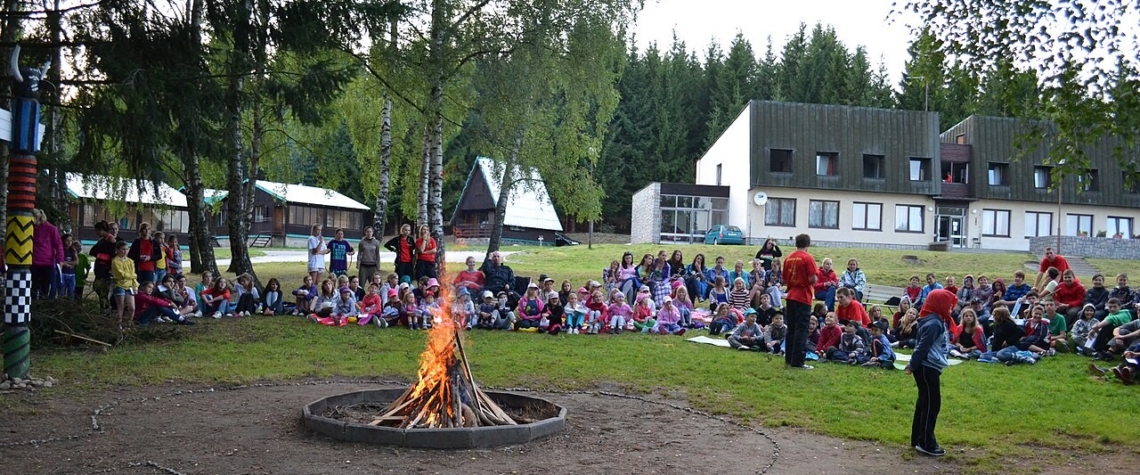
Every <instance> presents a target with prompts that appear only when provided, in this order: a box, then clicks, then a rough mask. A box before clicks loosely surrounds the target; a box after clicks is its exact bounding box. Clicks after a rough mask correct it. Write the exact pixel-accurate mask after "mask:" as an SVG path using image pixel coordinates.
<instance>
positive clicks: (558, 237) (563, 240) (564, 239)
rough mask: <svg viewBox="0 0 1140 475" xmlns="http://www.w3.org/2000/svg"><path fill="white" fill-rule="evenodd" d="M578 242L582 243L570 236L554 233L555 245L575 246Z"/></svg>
mask: <svg viewBox="0 0 1140 475" xmlns="http://www.w3.org/2000/svg"><path fill="white" fill-rule="evenodd" d="M579 244H582V243H581V242H578V241H577V240H575V239H572V238H570V237H569V236H567V235H565V234H562V233H554V245H555V246H577V245H579Z"/></svg>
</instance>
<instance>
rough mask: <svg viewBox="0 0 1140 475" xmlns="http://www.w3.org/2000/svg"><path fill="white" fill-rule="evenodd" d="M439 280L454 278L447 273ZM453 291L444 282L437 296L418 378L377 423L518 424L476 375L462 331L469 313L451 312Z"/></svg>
mask: <svg viewBox="0 0 1140 475" xmlns="http://www.w3.org/2000/svg"><path fill="white" fill-rule="evenodd" d="M440 280H441V281H444V282H446V281H450V280H451V279H447V278H446V274H445V275H442V276H441V278H440ZM451 294H452V291H451V288H450V287H446V286H441V287H440V294H439V295H438V296H437V299H436V301H437V302H439V304H440V305H439V308H438V309H432V310H431V313H432V325H431V330H429V331H428V335H427V346H426V347H425V348H424V351H423V353H420V368H419V370H418V371H417V376H418V379H417V381H416V384H415V385H413V386H412V387H411V388H409V389H408V391H407V392H405V393H404V394H403V395H402V396H400V397H399V398H397V399H396V400H395V401H393V402H392V404H391V405H390V406H388V407H387V408H385V409H384V410H383V411H381V412H380V414H379V415H378V416H377V417H376V419H375V420H374V421H373V422H372V425H381V424H383V425H390V426H396V427H401V428H446V427H473V426H478V425H514V424H515V421H514V420H512V418H511V417H510V416H508V415H507V414H506V413H505V412H504V411H503V410H502V409H501V408H499V406H498V405H496V404H495V403H494V402H493V401H491V399H490V398H489V397H488V396H487V395H486V394H484V393H483V391H482V390H480V389H479V387H478V386H477V385H476V384H475V380H474V378H473V377H472V376H471V367H470V365H469V364H468V363H467V355H466V353H465V352H464V350H463V341H462V335H461V332H462V329H463V328H464V324H465V322H463V321H462V319H463V318H464V317H465V316H464V315H455V316H454V317H453V316H452V307H451ZM456 318H458V319H459V321H457V320H456Z"/></svg>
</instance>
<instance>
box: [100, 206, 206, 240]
mask: <svg viewBox="0 0 1140 475" xmlns="http://www.w3.org/2000/svg"><path fill="white" fill-rule="evenodd" d="M99 221H107V222H118V223H119V228H120V229H132V230H137V229H138V225H139V224H141V223H150V228H151V230H153V231H163V232H167V233H186V232H187V231H188V230H189V229H190V215H189V214H187V213H186V212H185V211H179V210H173V209H150V208H144V209H142V210H141V211H140V210H137V209H136V208H135V207H133V206H132V207H128V208H127V210H126V211H125V212H124V213H123V214H121V215H118V214H113V213H111V212H110V211H108V210H107V209H106V208H104V207H103V206H102V205H100V204H99V203H83V218H82V220H80V224H82V225H83V226H84V227H88V228H91V227H95V223H97V222H99Z"/></svg>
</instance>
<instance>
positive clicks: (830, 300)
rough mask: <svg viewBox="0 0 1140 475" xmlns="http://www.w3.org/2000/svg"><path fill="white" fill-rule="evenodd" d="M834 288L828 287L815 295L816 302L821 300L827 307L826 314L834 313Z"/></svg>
mask: <svg viewBox="0 0 1140 475" xmlns="http://www.w3.org/2000/svg"><path fill="white" fill-rule="evenodd" d="M835 289H836V288H835V287H828V288H827V290H824V291H822V292H816V293H815V299H816V300H822V301H823V304H824V305H826V306H827V311H828V312H834V311H835Z"/></svg>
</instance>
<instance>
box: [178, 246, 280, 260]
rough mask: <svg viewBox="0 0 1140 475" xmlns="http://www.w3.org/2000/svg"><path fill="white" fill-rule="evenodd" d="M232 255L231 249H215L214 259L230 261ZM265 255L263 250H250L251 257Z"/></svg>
mask: <svg viewBox="0 0 1140 475" xmlns="http://www.w3.org/2000/svg"><path fill="white" fill-rule="evenodd" d="M186 255H187V256H189V255H188V254H186ZM231 255H233V253H232V252H230V248H228V247H215V248H214V258H215V259H229V258H230V256H231ZM264 255H265V251H263V250H261V249H250V250H249V257H261V256H264ZM187 259H189V257H187Z"/></svg>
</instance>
